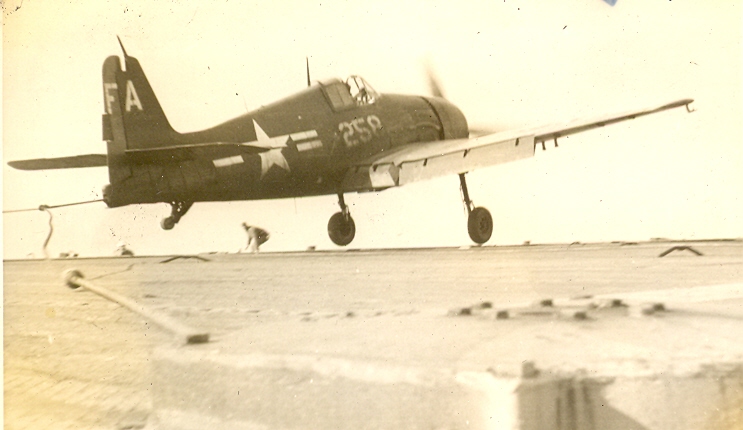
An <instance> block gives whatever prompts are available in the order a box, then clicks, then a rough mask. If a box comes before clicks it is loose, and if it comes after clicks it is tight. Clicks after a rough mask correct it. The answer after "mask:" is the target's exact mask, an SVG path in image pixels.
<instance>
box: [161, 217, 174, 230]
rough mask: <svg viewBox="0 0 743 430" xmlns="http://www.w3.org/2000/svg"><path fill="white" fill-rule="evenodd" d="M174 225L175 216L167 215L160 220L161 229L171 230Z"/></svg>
mask: <svg viewBox="0 0 743 430" xmlns="http://www.w3.org/2000/svg"><path fill="white" fill-rule="evenodd" d="M173 227H175V218H173V217H172V216H169V217H167V218H163V219H162V220H160V228H162V229H163V230H172V229H173Z"/></svg>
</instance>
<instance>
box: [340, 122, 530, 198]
mask: <svg viewBox="0 0 743 430" xmlns="http://www.w3.org/2000/svg"><path fill="white" fill-rule="evenodd" d="M494 137H499V138H497V139H496V138H494ZM500 137H502V136H500V134H495V135H491V136H490V139H485V138H477V139H460V140H449V141H446V140H443V141H436V142H429V143H426V144H422V145H421V144H412V145H408V147H405V148H402V150H399V151H393V153H388V154H385V155H384V156H383V157H380V158H378V159H376V160H374V162H373V163H365V164H360V165H357V166H354V167H353V168H351V169H350V170H349V171H348V172H347V173H346V177H345V179H344V182H343V189H344V190H348V191H370V190H381V189H385V188H390V187H396V186H401V185H405V184H409V183H411V182H416V181H423V180H427V179H433V178H436V177H439V176H445V175H450V174H458V173H465V172H469V171H471V170H475V169H478V168H482V167H488V166H494V165H497V164H503V163H508V162H511V161H516V160H522V159H524V158H529V157H533V156H534V136H522V137H518V138H510V137H507V138H505V139H500ZM447 143H448V144H449V145H450V147H447V146H446V144H447Z"/></svg>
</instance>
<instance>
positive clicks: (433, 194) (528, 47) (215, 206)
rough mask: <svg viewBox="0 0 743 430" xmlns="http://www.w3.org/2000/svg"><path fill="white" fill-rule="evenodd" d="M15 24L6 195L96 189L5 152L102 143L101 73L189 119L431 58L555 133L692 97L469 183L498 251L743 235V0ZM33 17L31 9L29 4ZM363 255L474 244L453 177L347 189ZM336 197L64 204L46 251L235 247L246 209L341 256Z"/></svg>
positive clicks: (96, 6) (478, 107)
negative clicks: (176, 210) (112, 62)
mask: <svg viewBox="0 0 743 430" xmlns="http://www.w3.org/2000/svg"><path fill="white" fill-rule="evenodd" d="M5 5H6V6H5V11H4V16H3V18H4V24H3V158H4V161H3V208H4V209H5V210H7V209H18V208H27V207H37V206H38V205H40V204H48V205H53V204H61V203H68V202H76V201H81V200H89V199H93V198H98V197H100V190H101V187H102V186H103V185H104V184H106V183H107V182H108V174H107V171H106V169H105V168H93V169H81V170H63V171H41V172H21V171H16V170H13V169H11V168H9V167H7V166H6V165H5V164H4V163H5V162H6V161H8V160H17V159H25V158H41V157H55V156H67V155H75V154H87V153H104V152H105V144H104V143H103V142H102V141H101V119H100V115H101V114H102V112H103V97H102V93H101V91H102V90H101V65H102V63H103V60H104V59H105V58H106V57H107V56H109V55H120V54H121V52H120V48H119V46H118V43H117V41H116V35H119V36H120V37H121V39H122V41H123V42H124V45H125V47H126V49H127V52H128V53H129V55H132V56H134V57H137V58H138V59H139V60H140V63H141V64H142V67H143V68H144V70H145V72H146V74H147V76H148V78H149V80H150V83H151V84H152V87H153V89H154V90H155V93H156V95H157V96H158V99H159V100H160V103H161V104H162V106H163V108H164V110H165V113H166V115H167V116H168V118H169V120H170V122H171V123H172V125H173V126H174V127H175V128H176V129H177V130H179V131H192V130H198V129H202V128H206V127H209V126H212V125H215V124H217V123H220V122H223V121H225V120H227V119H230V118H232V117H234V116H237V115H240V114H242V113H244V112H245V110H246V107H247V109H254V108H257V107H259V106H260V105H262V104H266V103H269V102H271V101H274V100H276V99H278V98H280V97H283V96H286V95H289V94H291V93H292V92H295V91H298V90H301V89H302V88H303V87H304V85H305V82H306V76H305V65H304V61H305V60H304V59H305V56H309V59H310V67H311V71H312V77H313V79H324V78H330V77H345V76H347V75H349V74H359V75H361V76H364V77H365V79H366V80H367V81H369V82H370V83H371V84H372V85H373V86H374V87H375V89H377V90H378V91H380V92H383V93H384V92H390V93H410V94H426V93H427V91H428V89H427V84H426V78H425V67H424V64H426V62H428V63H430V64H431V66H432V68H433V70H434V71H435V73H436V75H437V76H438V78H439V81H440V82H441V84H442V85H443V87H444V90H445V93H446V96H447V97H448V98H449V100H451V101H452V102H453V103H455V104H456V105H457V106H459V107H460V108H461V109H462V111H463V112H464V114H465V115H466V116H467V118H468V120H469V121H470V123H471V124H475V125H480V126H484V127H489V128H495V129H506V128H511V127H523V126H530V125H534V126H537V125H544V124H550V123H553V122H559V121H562V120H566V119H571V118H576V117H582V116H593V115H597V114H603V113H611V112H621V111H625V110H628V109H633V108H643V107H645V106H648V105H653V104H656V103H662V102H668V101H672V100H676V99H681V98H687V97H689V98H694V99H695V100H696V102H695V103H694V105H693V107H694V108H695V109H696V110H697V111H696V112H694V113H692V114H688V113H686V111H685V110H684V109H683V108H682V109H676V110H673V111H670V112H665V113H661V114H657V115H652V116H649V117H644V118H641V119H637V120H634V121H630V122H627V123H622V124H619V125H613V126H610V127H606V128H603V129H599V130H596V131H592V132H587V133H583V134H579V135H574V136H572V137H569V138H566V139H563V140H561V141H560V147H559V148H557V149H553V148H551V147H550V145H548V150H547V151H541V150H538V152H537V154H536V157H534V158H532V159H528V160H524V161H519V162H515V163H512V164H508V165H502V166H496V167H493V168H488V169H483V170H478V171H475V172H472V173H470V174H469V175H468V185H469V191H470V194H471V197H472V199H473V200H474V202H475V203H476V204H477V205H478V206H485V207H487V208H488V209H490V211H491V212H492V214H493V218H494V222H495V229H494V232H493V237H492V238H491V240H490V241H489V242H488V244H490V245H505V244H518V243H522V242H524V241H527V240H528V241H531V242H532V243H555V242H567V243H570V242H574V241H581V242H592V241H613V240H626V241H632V240H646V239H649V238H653V237H666V238H673V239H704V238H735V237H743V215H742V214H743V202H741V196H743V185H741V184H743V174H741V173H740V172H741V170H742V169H741V168H742V167H743V149H742V147H743V139H742V138H743V133H742V132H741V116H742V115H741V114H742V113H743V101H742V99H741V6H740V2H734V1H722V0H721V1H709V2H693V3H692V2H681V1H647V0H619V1H618V2H617V4H616V6H614V7H611V6H609V5H608V4H606V3H605V2H603V1H601V0H560V1H558V0H552V1H539V2H536V1H511V0H507V1H503V2H498V1H492V0H489V1H468V0H464V1H460V2H450V1H424V0H420V1H412V0H402V1H400V0H394V1H393V0H389V1H387V0H383V1H374V2H351V1H339V0H328V1H325V0H323V1H321V2H320V1H316V2H314V3H309V2H304V1H284V2H278V3H273V4H271V3H269V2H237V1H219V2H217V1H204V0H200V1H173V2H158V3H156V4H155V3H154V2H145V1H131V0H126V1H108V2H100V1H93V0H90V1H80V2H55V1H39V0H24V1H23V2H22V3H21V2H20V0H11V1H6V2H5ZM19 5H20V8H18V9H16V6H19ZM346 200H347V202H348V203H349V204H350V205H351V213H352V215H353V216H354V219H355V220H356V226H357V232H356V239H355V240H354V242H352V244H351V245H350V248H369V247H399V246H404V247H408V246H462V245H469V244H471V241H470V239H469V237H468V236H467V229H466V214H465V211H464V207H463V205H462V203H461V199H460V195H459V182H458V179H457V177H456V176H452V177H444V178H440V179H437V180H434V181H429V182H424V183H419V184H413V185H410V186H405V187H401V188H398V189H393V190H388V191H384V192H381V193H368V194H349V195H347V197H346ZM337 210H338V208H337V199H336V197H335V196H327V197H312V198H303V199H287V200H274V201H256V202H232V203H197V204H196V205H195V206H194V207H193V208H192V209H191V210H190V211H189V213H188V214H187V215H186V216H185V217H184V218H183V219H182V220H181V222H180V223H179V224H178V225H177V226H176V227H175V229H173V230H171V231H163V230H161V229H160V227H159V220H160V219H161V218H163V217H165V216H167V215H168V214H169V212H170V207H169V206H168V205H166V204H158V205H134V206H128V207H125V208H117V209H108V208H106V207H105V205H104V204H103V203H99V204H93V205H86V206H79V207H71V208H61V209H57V210H55V211H54V235H53V237H52V239H51V242H50V244H49V251H50V254H51V255H58V254H59V253H60V252H66V251H69V250H72V251H75V252H77V253H79V254H80V255H82V256H91V255H110V254H111V253H112V252H113V251H114V249H115V248H116V244H117V243H118V242H119V241H124V242H126V243H127V244H128V245H129V246H130V247H131V248H132V249H133V250H134V251H135V252H136V253H138V254H177V253H194V252H209V251H229V252H234V251H236V250H237V249H239V248H241V247H244V246H245V241H246V237H245V234H244V232H243V231H242V229H241V227H240V223H241V222H243V221H246V222H249V223H251V224H256V225H260V226H263V227H264V228H266V229H267V230H268V231H270V232H271V234H272V238H271V240H270V241H269V242H268V243H266V244H265V245H264V246H263V248H262V249H263V250H265V251H278V250H303V249H306V248H307V247H308V246H316V247H317V248H318V249H335V248H337V247H335V245H333V244H332V242H330V239H328V237H327V227H326V226H327V221H328V218H329V217H330V216H331V215H332V214H333V213H334V212H336V211H337ZM3 223H4V229H3V233H4V238H3V244H4V246H3V252H4V256H5V258H20V257H25V256H26V255H29V254H32V253H33V254H34V255H36V256H41V255H42V254H41V245H42V243H43V241H44V239H45V238H46V235H47V232H48V216H47V215H46V214H45V213H42V212H28V213H21V214H5V215H4V217H3Z"/></svg>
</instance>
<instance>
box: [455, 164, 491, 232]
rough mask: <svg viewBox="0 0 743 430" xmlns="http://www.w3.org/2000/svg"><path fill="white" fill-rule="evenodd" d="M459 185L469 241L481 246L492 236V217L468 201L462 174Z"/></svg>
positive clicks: (468, 195) (486, 211)
mask: <svg viewBox="0 0 743 430" xmlns="http://www.w3.org/2000/svg"><path fill="white" fill-rule="evenodd" d="M459 183H460V185H461V187H462V200H463V201H464V204H465V206H466V207H467V214H468V217H467V231H468V232H469V234H470V239H472V241H474V242H475V243H478V244H483V243H485V242H487V241H488V240H490V236H491V235H492V234H493V217H492V216H491V215H490V212H489V211H488V210H487V209H485V208H483V207H475V204H474V203H472V200H470V194H469V192H468V191H467V181H466V180H465V179H464V173H460V174H459Z"/></svg>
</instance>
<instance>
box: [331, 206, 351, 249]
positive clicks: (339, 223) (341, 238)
mask: <svg viewBox="0 0 743 430" xmlns="http://www.w3.org/2000/svg"><path fill="white" fill-rule="evenodd" d="M355 235H356V223H354V222H353V218H351V216H350V215H348V216H346V215H343V213H342V212H336V213H335V214H333V216H331V217H330V221H328V236H330V240H332V241H333V243H335V244H336V245H338V246H346V245H348V244H349V243H351V241H352V240H353V237H354V236H355Z"/></svg>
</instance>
